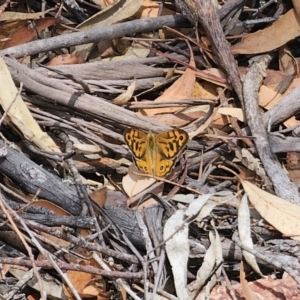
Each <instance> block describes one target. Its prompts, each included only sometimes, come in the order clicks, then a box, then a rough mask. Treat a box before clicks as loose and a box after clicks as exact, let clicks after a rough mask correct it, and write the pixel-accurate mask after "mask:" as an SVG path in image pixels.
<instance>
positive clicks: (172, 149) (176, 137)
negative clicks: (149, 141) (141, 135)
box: [155, 129, 189, 159]
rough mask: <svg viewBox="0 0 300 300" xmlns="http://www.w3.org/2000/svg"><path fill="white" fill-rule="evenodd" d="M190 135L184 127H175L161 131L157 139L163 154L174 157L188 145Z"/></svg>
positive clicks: (167, 157) (170, 157) (158, 146)
mask: <svg viewBox="0 0 300 300" xmlns="http://www.w3.org/2000/svg"><path fill="white" fill-rule="evenodd" d="M188 139H189V135H188V134H187V133H186V132H185V131H184V130H182V129H173V130H168V131H164V132H162V133H159V134H158V135H157V136H156V138H155V140H156V145H157V148H158V150H159V152H160V153H161V155H162V156H163V157H164V158H166V159H173V158H174V157H175V156H176V155H178V153H179V152H180V150H181V149H182V148H183V147H184V146H185V145H186V143H187V141H188Z"/></svg>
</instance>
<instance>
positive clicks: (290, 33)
mask: <svg viewBox="0 0 300 300" xmlns="http://www.w3.org/2000/svg"><path fill="white" fill-rule="evenodd" d="M299 24H300V17H299V16H297V14H296V13H295V11H294V10H293V9H291V10H289V11H288V12H287V13H286V14H284V15H283V16H282V17H281V18H279V19H278V20H277V21H275V22H274V23H273V24H272V25H271V26H269V27H266V29H263V30H259V31H256V32H254V33H251V34H248V35H246V36H245V37H244V38H243V40H242V41H241V42H240V43H238V44H236V45H234V46H232V47H231V50H232V53H233V54H257V53H263V52H269V51H272V50H275V49H277V48H279V47H280V46H283V45H284V44H286V43H287V42H289V41H291V40H293V39H295V38H296V37H298V36H299V35H300V25H299ZM274 37H276V38H274Z"/></svg>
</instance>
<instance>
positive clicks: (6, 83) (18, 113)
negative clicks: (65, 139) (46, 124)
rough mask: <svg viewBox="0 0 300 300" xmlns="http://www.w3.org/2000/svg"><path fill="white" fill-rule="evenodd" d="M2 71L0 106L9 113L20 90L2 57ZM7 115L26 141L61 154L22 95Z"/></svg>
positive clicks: (0, 61)
mask: <svg viewBox="0 0 300 300" xmlns="http://www.w3.org/2000/svg"><path fill="white" fill-rule="evenodd" d="M0 70H1V71H0V104H1V106H2V108H3V110H4V111H7V110H8V108H9V107H10V105H11V103H12V102H13V101H14V99H15V97H16V95H17V94H18V90H17V88H16V86H15V84H14V82H13V80H12V77H11V75H10V72H9V70H8V68H7V66H6V64H5V62H4V60H3V58H2V57H0ZM7 115H8V116H9V117H10V119H11V122H12V123H13V124H14V125H15V126H16V127H17V128H18V129H19V130H20V131H21V132H22V134H23V136H24V138H25V139H27V140H28V141H31V142H33V143H34V144H35V145H36V146H38V147H39V148H40V149H42V150H44V151H48V152H52V151H55V152H60V150H59V148H58V147H57V145H56V144H55V143H54V141H53V140H52V139H51V138H50V137H49V136H48V135H47V133H45V132H43V131H42V130H41V128H40V126H39V125H38V123H37V122H36V120H35V119H34V118H33V117H32V115H31V113H30V111H29V109H28V108H27V106H26V104H25V103H24V101H23V99H22V97H21V96H20V95H19V96H18V97H17V98H16V101H15V102H14V104H13V105H12V107H11V108H10V110H9V111H8V113H7Z"/></svg>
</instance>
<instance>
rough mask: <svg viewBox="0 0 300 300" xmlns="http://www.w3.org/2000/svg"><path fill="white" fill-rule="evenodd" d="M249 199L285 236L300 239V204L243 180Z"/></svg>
mask: <svg viewBox="0 0 300 300" xmlns="http://www.w3.org/2000/svg"><path fill="white" fill-rule="evenodd" d="M241 183H242V185H243V187H244V189H245V192H246V193H247V195H248V197H249V201H250V202H251V203H252V205H253V206H254V208H255V209H256V210H257V211H258V212H259V213H260V215H261V216H262V217H263V218H264V219H265V220H266V221H267V222H269V223H270V224H271V225H272V226H273V227H274V228H276V229H277V230H278V231H280V232H281V233H282V234H284V235H285V236H289V237H291V238H292V239H294V240H297V241H300V234H299V233H300V206H299V205H296V204H293V203H291V202H289V201H287V200H284V199H282V198H279V197H277V196H275V195H272V194H270V193H267V192H266V191H263V190H262V189H260V188H258V187H257V186H255V185H254V184H252V183H251V182H249V181H246V180H242V181H241Z"/></svg>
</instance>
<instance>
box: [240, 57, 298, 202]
mask: <svg viewBox="0 0 300 300" xmlns="http://www.w3.org/2000/svg"><path fill="white" fill-rule="evenodd" d="M270 60H271V57H270V56H269V55H264V56H261V57H260V58H259V59H258V60H256V61H255V62H253V64H252V65H251V66H250V69H249V71H248V73H247V74H246V77H245V81H244V90H243V93H244V101H245V114H246V118H247V121H248V125H249V127H250V130H251V133H252V135H253V136H254V137H255V140H254V143H255V146H256V150H257V153H258V155H259V157H260V160H261V162H262V164H263V166H264V168H265V170H266V173H267V175H268V176H269V178H270V180H271V182H272V184H273V186H274V189H275V192H276V194H277V195H278V196H280V197H282V198H284V199H286V200H289V201H291V202H293V203H296V204H298V205H300V197H299V193H298V189H297V187H296V185H295V184H294V183H292V182H291V181H290V179H289V177H288V176H287V174H286V173H285V172H284V170H283V169H282V167H281V165H280V163H279V161H278V159H277V157H276V156H275V154H274V153H273V152H272V150H271V147H270V145H269V140H268V134H267V131H266V129H265V127H264V124H263V120H262V118H261V117H260V112H259V106H258V90H259V87H260V85H261V83H262V80H263V77H264V76H265V72H266V68H267V66H268V64H269V62H270Z"/></svg>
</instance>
